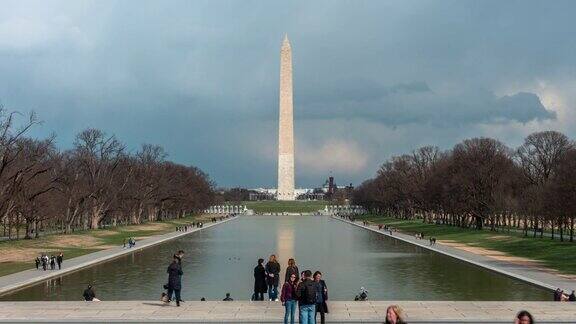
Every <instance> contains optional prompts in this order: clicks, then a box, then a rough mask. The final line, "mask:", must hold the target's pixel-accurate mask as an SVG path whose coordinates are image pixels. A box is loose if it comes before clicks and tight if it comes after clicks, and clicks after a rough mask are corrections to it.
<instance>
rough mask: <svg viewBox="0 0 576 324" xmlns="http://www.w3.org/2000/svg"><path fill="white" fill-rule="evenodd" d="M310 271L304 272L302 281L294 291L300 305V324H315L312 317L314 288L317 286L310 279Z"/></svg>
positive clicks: (314, 302)
mask: <svg viewBox="0 0 576 324" xmlns="http://www.w3.org/2000/svg"><path fill="white" fill-rule="evenodd" d="M311 277H312V271H310V270H306V271H304V276H303V278H302V281H301V282H300V284H299V285H298V288H297V289H296V297H298V304H299V305H300V323H301V324H316V320H315V319H314V315H315V313H316V286H317V285H318V284H317V283H316V282H315V281H314V280H312V279H311Z"/></svg>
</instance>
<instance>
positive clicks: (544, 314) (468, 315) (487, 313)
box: [0, 301, 576, 323]
mask: <svg viewBox="0 0 576 324" xmlns="http://www.w3.org/2000/svg"><path fill="white" fill-rule="evenodd" d="M392 304H398V305H400V307H401V308H402V309H403V310H404V311H405V313H406V316H407V319H408V322H409V323H512V322H513V319H514V316H515V315H516V313H517V312H518V311H520V310H523V309H525V310H528V311H530V312H531V313H532V315H534V316H535V318H536V321H537V322H538V323H574V314H576V303H560V302H501V301H500V302H474V301H462V302H461V301H441V302H439V301H365V302H353V301H331V302H329V304H328V308H329V310H330V313H328V314H327V315H326V321H327V322H328V323H382V322H383V321H384V319H385V317H386V308H387V307H388V306H389V305H392ZM283 317H284V307H282V304H281V303H279V302H249V301H232V302H222V301H219V302H216V301H207V302H201V301H190V302H185V303H183V304H182V306H181V307H176V306H175V305H174V304H172V305H163V304H162V303H160V302H159V301H114V302H108V301H105V302H80V301H73V302H4V303H2V307H0V323H2V322H36V323H37V322H42V323H90V322H92V323H94V322H98V323H103V322H105V323H110V322H116V323H118V322H121V323H150V322H156V323H158V322H161V323H215V322H217V323H282V321H283ZM296 317H297V316H296Z"/></svg>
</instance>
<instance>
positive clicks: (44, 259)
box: [40, 255, 48, 271]
mask: <svg viewBox="0 0 576 324" xmlns="http://www.w3.org/2000/svg"><path fill="white" fill-rule="evenodd" d="M47 259H48V257H47V256H46V255H42V257H41V258H40V261H41V262H42V270H44V271H46V268H47V267H48V261H47Z"/></svg>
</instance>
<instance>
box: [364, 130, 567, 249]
mask: <svg viewBox="0 0 576 324" xmlns="http://www.w3.org/2000/svg"><path fill="white" fill-rule="evenodd" d="M353 201H354V203H356V204H359V205H362V206H364V207H365V208H367V209H368V210H370V211H371V212H374V213H386V214H390V215H394V216H396V217H399V218H406V219H411V218H422V219H423V220H424V221H425V222H429V223H436V224H446V225H453V226H460V227H465V228H476V229H482V228H483V227H484V226H486V227H489V228H490V229H491V230H498V229H507V230H509V231H510V230H517V231H523V233H524V235H525V236H528V235H533V236H534V237H536V236H538V235H539V236H540V237H543V236H544V235H545V234H544V232H545V231H546V232H549V234H546V235H550V236H551V238H552V239H554V238H555V237H559V238H560V240H564V239H565V237H566V236H568V239H569V241H570V242H573V240H574V218H575V217H576V145H575V143H574V141H572V140H570V139H569V138H568V137H567V136H566V135H564V134H562V133H559V132H556V131H544V132H536V133H533V134H530V135H528V136H527V137H526V138H525V139H524V142H523V144H522V145H521V146H520V147H518V148H516V149H511V148H509V147H507V146H506V145H505V144H503V143H502V142H500V141H498V140H496V139H492V138H472V139H467V140H464V141H462V142H461V143H458V144H456V145H455V146H454V147H453V148H452V149H450V150H446V151H442V150H440V149H438V148H437V147H434V146H425V147H422V148H419V149H417V150H414V151H412V152H411V153H410V154H404V155H400V156H395V157H392V158H391V159H389V160H388V161H386V162H385V163H384V164H382V166H381V167H380V169H379V170H378V172H377V174H376V176H375V177H374V178H372V179H369V180H367V181H365V182H364V183H363V184H362V185H360V186H359V187H358V188H356V189H355V191H354V193H353Z"/></svg>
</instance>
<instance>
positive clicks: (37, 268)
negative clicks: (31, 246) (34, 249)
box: [34, 257, 40, 270]
mask: <svg viewBox="0 0 576 324" xmlns="http://www.w3.org/2000/svg"><path fill="white" fill-rule="evenodd" d="M34 262H35V263H36V270H40V257H36V259H35V260H34Z"/></svg>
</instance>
